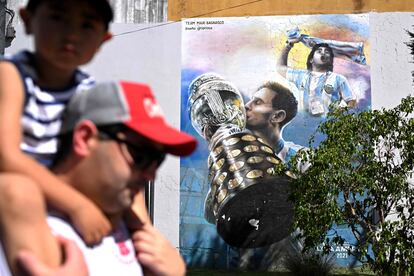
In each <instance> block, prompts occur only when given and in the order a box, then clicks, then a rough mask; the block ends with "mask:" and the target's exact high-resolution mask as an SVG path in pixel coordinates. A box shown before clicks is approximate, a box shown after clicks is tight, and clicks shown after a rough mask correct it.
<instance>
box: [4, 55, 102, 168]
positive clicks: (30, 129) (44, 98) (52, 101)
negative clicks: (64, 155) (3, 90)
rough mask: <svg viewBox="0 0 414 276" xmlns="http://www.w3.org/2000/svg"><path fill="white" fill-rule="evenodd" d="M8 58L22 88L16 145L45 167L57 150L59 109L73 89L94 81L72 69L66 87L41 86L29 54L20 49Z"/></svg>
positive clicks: (59, 122) (32, 59)
mask: <svg viewBox="0 0 414 276" xmlns="http://www.w3.org/2000/svg"><path fill="white" fill-rule="evenodd" d="M8 60H9V61H11V62H12V63H13V64H14V65H15V66H16V67H17V69H18V71H19V73H20V75H21V77H22V80H23V84H24V91H25V98H24V107H23V114H22V118H21V123H22V130H23V139H22V143H21V144H20V147H21V149H22V151H23V152H25V153H27V154H29V155H31V156H32V157H33V158H35V159H36V160H38V161H39V162H40V163H42V164H44V165H47V166H49V165H50V164H51V161H52V160H53V157H54V155H55V153H56V151H57V146H58V145H57V143H58V134H59V130H60V126H61V115H62V111H63V110H64V108H65V106H66V104H67V103H68V101H69V100H70V98H71V97H72V96H73V95H74V94H75V93H77V91H80V90H81V89H85V88H88V87H90V86H92V85H93V84H94V83H95V81H94V80H93V78H91V77H90V76H89V75H87V74H85V73H83V72H81V71H79V70H76V71H75V73H74V76H73V81H72V83H71V85H70V86H69V87H67V88H65V89H62V90H51V89H44V88H42V87H40V86H38V85H37V73H36V68H35V65H34V58H33V54H32V53H30V52H27V51H23V52H20V53H18V54H17V55H15V56H13V57H12V58H10V59H8Z"/></svg>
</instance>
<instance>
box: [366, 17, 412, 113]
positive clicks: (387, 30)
mask: <svg viewBox="0 0 414 276" xmlns="http://www.w3.org/2000/svg"><path fill="white" fill-rule="evenodd" d="M369 24H370V44H371V93H372V108H374V109H378V108H381V107H394V106H396V105H397V104H398V103H399V102H400V100H401V99H402V98H403V97H405V96H407V95H409V94H414V93H413V92H414V90H413V84H414V82H413V77H412V75H411V73H412V72H413V71H414V63H413V62H414V58H413V56H412V55H411V54H410V49H409V47H408V46H407V45H406V43H407V42H409V40H410V37H409V35H408V34H407V30H409V31H411V32H414V27H413V26H414V13H402V12H393V13H371V14H370V17H369Z"/></svg>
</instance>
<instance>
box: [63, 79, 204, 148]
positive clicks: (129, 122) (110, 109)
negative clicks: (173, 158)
mask: <svg viewBox="0 0 414 276" xmlns="http://www.w3.org/2000/svg"><path fill="white" fill-rule="evenodd" d="M81 120H90V121H92V122H94V123H95V124H96V125H97V126H102V125H109V124H117V123H122V124H124V125H125V126H127V127H128V128H130V129H131V130H133V131H135V132H136V133H138V134H139V135H141V136H144V137H145V138H147V139H149V140H151V141H154V142H157V143H160V144H162V145H163V146H164V147H165V151H166V152H167V153H171V154H173V155H178V156H185V155H189V154H191V153H192V152H193V151H194V150H195V148H196V146H197V142H196V139H195V138H194V137H193V136H191V135H189V134H187V133H184V132H181V131H180V130H178V129H176V128H174V127H172V126H170V125H168V124H167V123H166V122H165V119H164V115H163V112H162V110H161V107H160V105H159V104H158V103H157V101H156V100H155V97H154V95H153V94H152V92H151V89H150V87H149V86H148V85H145V84H142V83H134V82H127V81H120V82H102V83H98V84H96V85H95V86H93V87H92V88H90V89H87V90H83V91H80V92H79V93H78V94H76V95H75V96H73V97H72V99H71V100H70V102H69V104H68V105H67V107H66V109H65V113H64V115H63V121H62V127H61V131H60V132H61V134H63V133H67V132H69V131H72V130H73V129H74V128H75V126H76V125H77V124H78V123H79V122H80V121H81Z"/></svg>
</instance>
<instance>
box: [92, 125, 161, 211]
mask: <svg viewBox="0 0 414 276" xmlns="http://www.w3.org/2000/svg"><path fill="white" fill-rule="evenodd" d="M115 135H117V138H116V139H111V138H110V137H109V138H108V139H104V140H100V141H99V143H100V144H99V145H98V147H96V151H95V154H94V157H93V158H94V160H93V161H94V164H96V170H97V171H99V177H98V179H97V180H96V181H95V182H96V183H91V185H94V186H95V188H94V191H92V193H93V195H90V194H89V195H88V196H90V197H92V196H93V198H94V201H95V202H96V203H97V204H98V205H99V206H100V207H101V208H102V210H104V212H105V213H107V214H118V213H120V212H122V211H123V210H125V209H126V208H128V207H129V206H131V204H132V200H133V196H134V195H135V194H136V192H137V191H138V190H139V189H140V188H142V187H143V185H145V184H146V183H147V182H148V181H152V180H154V178H155V175H156V170H157V168H158V166H159V165H160V164H161V162H162V160H163V156H160V155H153V156H152V158H155V159H151V161H149V162H145V164H144V163H142V161H143V160H142V159H141V157H143V155H142V156H141V157H140V156H139V154H140V153H139V152H137V151H136V150H138V148H135V149H132V148H131V145H136V146H138V147H141V148H143V149H144V150H149V151H148V152H152V153H154V152H160V151H161V150H162V146H161V145H159V144H154V143H151V142H150V141H148V140H147V139H145V138H143V137H139V136H137V135H135V134H132V133H116V134H115ZM133 151H135V152H133ZM156 157H157V158H156ZM143 158H146V157H143ZM146 160H148V159H146ZM140 164H144V165H145V167H142V166H140Z"/></svg>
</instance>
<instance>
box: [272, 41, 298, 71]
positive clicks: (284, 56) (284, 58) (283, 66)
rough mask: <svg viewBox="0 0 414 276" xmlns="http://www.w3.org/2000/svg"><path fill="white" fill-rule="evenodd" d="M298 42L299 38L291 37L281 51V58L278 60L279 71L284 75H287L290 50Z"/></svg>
mask: <svg viewBox="0 0 414 276" xmlns="http://www.w3.org/2000/svg"><path fill="white" fill-rule="evenodd" d="M298 42H299V39H291V40H288V41H286V44H285V46H284V47H283V49H282V51H281V52H280V55H279V59H278V61H277V72H278V73H279V74H280V75H282V76H283V77H286V72H287V64H288V56H289V52H290V50H291V49H292V48H293V46H294V45H295V44H296V43H298Z"/></svg>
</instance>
